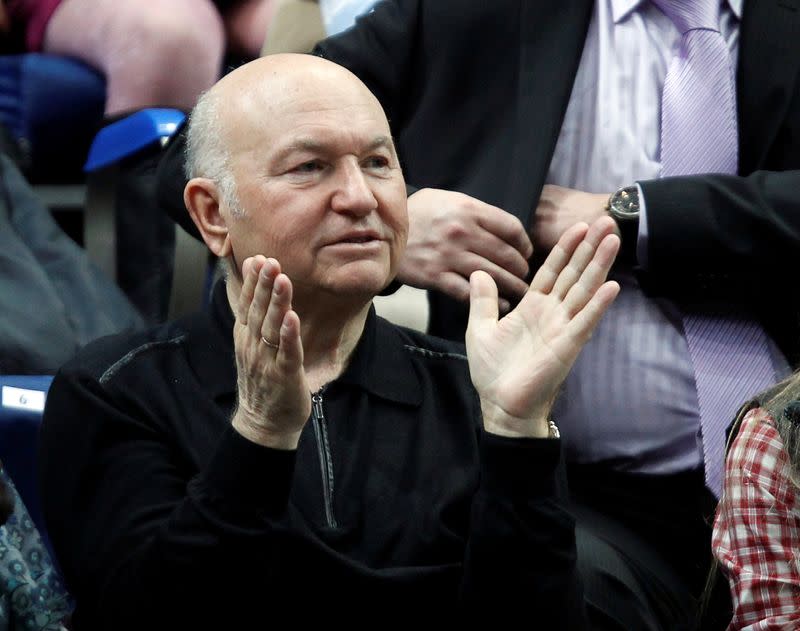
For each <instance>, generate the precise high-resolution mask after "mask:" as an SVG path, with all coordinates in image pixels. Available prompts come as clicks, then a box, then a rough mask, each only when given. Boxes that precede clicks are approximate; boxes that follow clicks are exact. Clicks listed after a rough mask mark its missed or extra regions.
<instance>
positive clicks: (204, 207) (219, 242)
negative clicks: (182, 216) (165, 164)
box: [183, 177, 231, 258]
mask: <svg viewBox="0 0 800 631" xmlns="http://www.w3.org/2000/svg"><path fill="white" fill-rule="evenodd" d="M183 201H184V203H185V204H186V209H187V210H188V211H189V215H190V216H191V218H192V221H194V224H195V225H196V226H197V229H198V230H199V231H200V235H201V236H202V237H203V241H205V242H206V245H207V246H208V249H209V250H211V251H212V252H213V253H214V254H215V255H216V256H217V257H219V258H225V257H226V256H228V255H229V254H230V253H231V243H230V236H229V234H228V225H227V223H226V222H225V218H224V217H223V216H222V213H221V212H220V191H219V189H218V188H217V185H216V184H215V183H214V182H213V181H212V180H209V179H208V178H204V177H196V178H192V179H191V180H189V181H188V182H187V183H186V188H184V189H183Z"/></svg>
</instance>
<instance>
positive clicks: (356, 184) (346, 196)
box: [331, 161, 378, 216]
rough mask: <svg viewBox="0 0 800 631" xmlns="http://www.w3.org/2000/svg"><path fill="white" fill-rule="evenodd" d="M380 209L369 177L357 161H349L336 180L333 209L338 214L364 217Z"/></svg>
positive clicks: (332, 201) (332, 202) (332, 200)
mask: <svg viewBox="0 0 800 631" xmlns="http://www.w3.org/2000/svg"><path fill="white" fill-rule="evenodd" d="M377 207H378V201H377V200H376V199H375V195H373V193H372V189H371V188H370V185H369V182H368V181H367V176H366V175H365V173H364V171H363V170H362V169H361V165H359V164H358V163H357V162H355V161H352V162H350V161H347V162H346V163H345V164H344V166H343V167H342V168H341V171H340V173H339V176H338V177H337V178H336V190H335V191H334V192H333V197H332V199H331V208H332V209H333V210H334V211H336V212H338V213H349V214H352V215H356V216H364V215H368V214H369V213H371V212H372V211H373V210H375V209H376V208H377Z"/></svg>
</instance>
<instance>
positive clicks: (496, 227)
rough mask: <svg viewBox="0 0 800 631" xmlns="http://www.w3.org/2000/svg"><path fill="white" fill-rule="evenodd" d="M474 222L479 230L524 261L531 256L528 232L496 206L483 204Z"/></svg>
mask: <svg viewBox="0 0 800 631" xmlns="http://www.w3.org/2000/svg"><path fill="white" fill-rule="evenodd" d="M476 221H477V222H478V225H479V226H480V227H481V228H483V229H484V230H487V231H488V232H491V233H492V234H494V235H496V236H498V237H499V238H500V239H502V240H503V241H505V242H506V243H508V244H509V245H510V246H512V247H513V248H514V249H516V250H517V251H518V252H519V253H520V254H521V255H522V257H523V258H525V259H526V260H527V259H529V258H530V257H531V255H532V254H533V244H532V243H531V239H530V237H529V236H528V231H527V230H525V227H524V226H523V225H522V222H521V221H520V220H519V219H517V218H516V217H515V216H514V215H512V214H509V213H507V212H506V211H504V210H503V209H501V208H498V207H497V206H491V205H489V204H483V205H482V206H481V208H480V213H479V214H478V215H477V218H476Z"/></svg>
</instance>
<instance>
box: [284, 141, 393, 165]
mask: <svg viewBox="0 0 800 631" xmlns="http://www.w3.org/2000/svg"><path fill="white" fill-rule="evenodd" d="M334 144H335V143H325V142H320V141H319V140H315V139H313V138H297V139H295V140H293V141H292V142H291V143H290V144H288V145H286V146H285V147H283V148H282V149H279V150H278V152H277V153H276V154H275V160H277V161H281V160H284V159H286V158H287V157H288V156H290V155H291V154H293V153H295V152H299V151H309V152H312V153H314V152H324V151H327V150H330V148H331V147H332V146H333V145H334ZM382 147H386V148H387V149H389V150H390V151H391V152H392V154H395V153H396V151H395V145H394V141H393V140H392V137H391V136H383V135H381V136H376V137H375V138H373V140H372V141H371V142H370V143H369V144H367V146H366V147H365V148H364V151H366V152H369V151H375V150H376V149H380V148H382Z"/></svg>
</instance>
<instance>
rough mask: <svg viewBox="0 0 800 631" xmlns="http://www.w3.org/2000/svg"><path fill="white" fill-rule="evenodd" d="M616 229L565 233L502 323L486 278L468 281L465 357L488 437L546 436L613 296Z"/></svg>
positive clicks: (599, 226) (608, 223) (603, 224)
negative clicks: (551, 417)
mask: <svg viewBox="0 0 800 631" xmlns="http://www.w3.org/2000/svg"><path fill="white" fill-rule="evenodd" d="M614 229H615V223H614V220H613V219H611V218H610V217H604V218H601V219H599V220H598V221H596V222H594V223H593V224H592V225H591V226H588V225H587V224H585V223H579V224H576V225H574V226H572V227H571V228H569V229H568V230H567V231H566V232H565V233H564V234H563V235H562V237H561V239H559V241H558V243H557V244H556V247H554V248H553V250H552V251H551V252H550V255H549V256H548V257H547V260H546V261H545V262H544V264H543V265H542V267H540V268H539V270H538V271H537V272H536V275H535V276H534V278H533V281H532V282H531V285H530V288H529V289H528V291H527V292H526V294H525V296H524V297H523V299H522V301H521V302H520V303H519V305H517V307H516V308H515V309H514V310H513V311H512V312H511V313H509V314H508V315H506V316H505V317H504V318H502V319H500V320H498V310H497V287H496V285H495V284H494V282H493V281H492V279H491V277H489V276H488V275H487V274H486V273H484V272H480V271H478V272H475V273H474V274H473V275H472V277H471V279H470V281H471V295H470V313H469V324H468V326H467V335H466V344H467V356H468V358H469V368H470V375H471V377H472V382H473V384H474V385H475V388H476V390H477V391H478V394H479V395H480V398H481V410H482V412H483V422H484V427H485V429H486V431H488V432H491V433H495V434H501V435H505V436H530V437H535V436H539V437H544V436H547V434H548V418H547V417H548V414H549V413H550V409H551V407H552V403H553V400H554V399H555V397H556V394H557V392H558V389H559V388H560V387H561V384H562V382H563V381H564V379H565V378H566V376H567V373H568V372H569V370H570V369H571V368H572V365H573V363H574V362H575V359H576V358H577V357H578V353H579V352H580V350H581V348H583V345H584V344H585V343H586V342H587V341H588V339H589V337H590V336H591V334H592V331H594V328H595V326H596V325H597V323H598V322H599V321H600V317H601V316H602V315H603V313H604V312H605V310H606V308H607V307H608V306H609V305H610V304H611V302H612V301H613V300H614V298H615V297H616V295H617V293H618V292H619V285H618V284H617V283H616V282H614V281H607V282H606V276H607V274H608V271H609V270H610V269H611V265H612V263H613V262H614V257H615V256H616V254H617V252H618V250H619V244H620V241H619V237H617V236H616V235H615V234H614Z"/></svg>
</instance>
